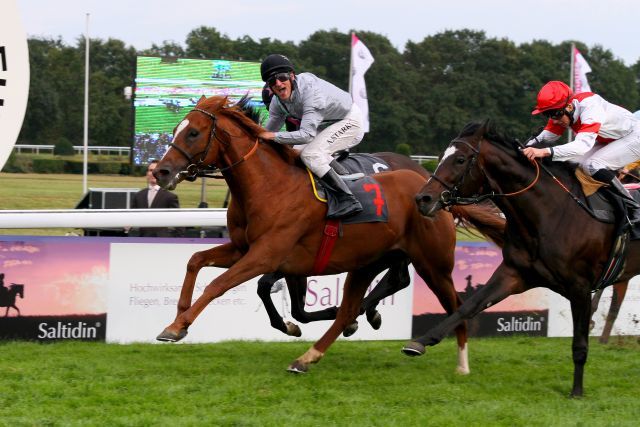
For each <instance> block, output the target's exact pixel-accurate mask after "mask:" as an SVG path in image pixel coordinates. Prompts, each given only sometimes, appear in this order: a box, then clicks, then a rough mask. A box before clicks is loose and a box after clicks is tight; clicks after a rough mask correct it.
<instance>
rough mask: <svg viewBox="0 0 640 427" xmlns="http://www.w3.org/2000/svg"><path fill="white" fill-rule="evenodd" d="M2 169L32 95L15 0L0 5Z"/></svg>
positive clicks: (27, 52) (0, 146) (0, 136)
mask: <svg viewBox="0 0 640 427" xmlns="http://www.w3.org/2000/svg"><path fill="white" fill-rule="evenodd" d="M0 9H1V12H0V170H2V168H3V167H4V164H5V162H6V161H7V159H8V158H9V155H10V154H11V150H13V146H14V144H15V143H16V139H17V138H18V134H19V133H20V129H21V128H22V120H23V119H24V112H25V110H26V108H27V100H28V98H29V51H28V47H27V36H26V34H25V32H24V29H23V28H22V21H21V19H20V13H19V12H18V5H17V2H16V0H3V2H2V7H1V8H0Z"/></svg>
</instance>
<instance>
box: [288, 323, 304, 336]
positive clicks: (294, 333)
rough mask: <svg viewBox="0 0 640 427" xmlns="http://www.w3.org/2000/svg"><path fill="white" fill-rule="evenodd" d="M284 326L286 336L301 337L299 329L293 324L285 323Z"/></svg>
mask: <svg viewBox="0 0 640 427" xmlns="http://www.w3.org/2000/svg"><path fill="white" fill-rule="evenodd" d="M285 325H287V335H289V336H292V337H301V336H302V331H301V330H300V327H299V326H298V325H296V324H295V323H291V322H286V323H285Z"/></svg>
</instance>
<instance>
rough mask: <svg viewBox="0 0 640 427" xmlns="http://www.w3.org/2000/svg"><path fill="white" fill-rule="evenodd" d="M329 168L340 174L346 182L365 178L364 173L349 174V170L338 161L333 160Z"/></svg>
mask: <svg viewBox="0 0 640 427" xmlns="http://www.w3.org/2000/svg"><path fill="white" fill-rule="evenodd" d="M329 166H331V169H333V170H334V171H336V172H337V173H338V175H339V176H340V178H341V179H344V180H346V181H348V180H352V179H360V178H362V177H363V176H364V174H363V173H362V172H356V173H351V172H349V170H348V169H347V168H345V167H344V166H343V165H342V164H340V162H338V160H336V159H333V160H331V163H329Z"/></svg>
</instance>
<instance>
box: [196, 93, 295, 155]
mask: <svg viewBox="0 0 640 427" xmlns="http://www.w3.org/2000/svg"><path fill="white" fill-rule="evenodd" d="M196 106H197V107H198V108H202V109H203V110H206V111H208V112H210V113H211V114H214V115H217V116H224V117H227V118H229V119H230V120H232V121H234V122H235V123H236V124H237V125H239V126H240V127H241V128H242V129H243V130H244V131H246V132H247V133H248V134H249V136H251V137H252V138H256V139H257V138H258V135H259V134H260V133H261V132H264V131H265V129H264V128H263V127H262V126H261V125H260V119H261V115H260V111H259V110H258V109H257V108H256V107H255V106H254V105H252V104H251V98H250V97H249V95H248V94H247V95H244V96H243V97H242V98H241V99H240V101H238V102H237V103H235V104H233V103H232V102H231V101H229V98H228V97H227V96H212V97H209V98H204V99H201V100H200V101H198V104H197V105H196ZM264 142H265V143H266V144H269V145H270V146H271V147H272V148H274V149H275V151H276V152H277V153H278V154H279V155H280V156H281V157H282V158H283V160H285V161H287V162H288V163H290V162H292V161H295V159H297V158H298V157H299V155H298V154H299V153H298V152H297V151H296V150H294V149H292V148H291V147H289V146H286V145H282V144H278V143H277V142H274V141H264Z"/></svg>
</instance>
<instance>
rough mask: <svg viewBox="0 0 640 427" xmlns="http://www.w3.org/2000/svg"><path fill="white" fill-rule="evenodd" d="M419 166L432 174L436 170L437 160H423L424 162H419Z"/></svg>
mask: <svg viewBox="0 0 640 427" xmlns="http://www.w3.org/2000/svg"><path fill="white" fill-rule="evenodd" d="M420 164H421V165H422V167H423V168H425V169H426V170H428V171H429V172H431V173H433V172H435V171H436V168H437V167H438V160H436V159H434V160H425V161H423V162H421V163H420Z"/></svg>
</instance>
